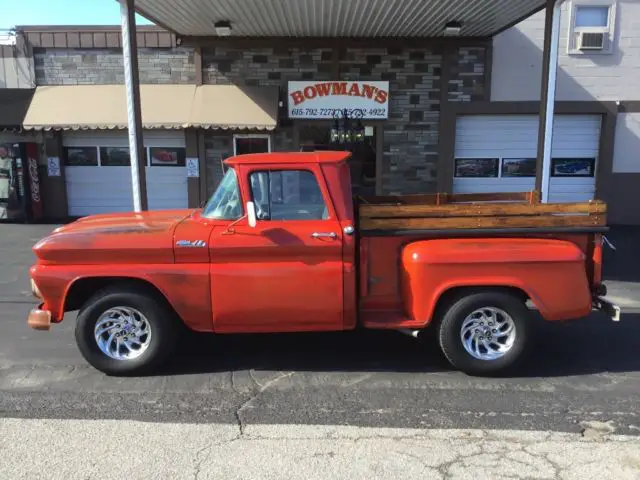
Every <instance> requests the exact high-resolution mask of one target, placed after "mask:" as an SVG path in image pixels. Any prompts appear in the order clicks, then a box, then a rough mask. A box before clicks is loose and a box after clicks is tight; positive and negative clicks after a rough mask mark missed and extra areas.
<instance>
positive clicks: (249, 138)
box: [233, 135, 271, 155]
mask: <svg viewBox="0 0 640 480" xmlns="http://www.w3.org/2000/svg"><path fill="white" fill-rule="evenodd" d="M270 151H271V136H270V135H234V136H233V154H234V155H244V154H246V153H268V152H270Z"/></svg>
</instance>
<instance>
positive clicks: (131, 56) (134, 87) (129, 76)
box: [120, 0, 148, 212]
mask: <svg viewBox="0 0 640 480" xmlns="http://www.w3.org/2000/svg"><path fill="white" fill-rule="evenodd" d="M120 20H121V26H122V55H123V59H124V84H125V89H126V91H127V124H128V129H129V154H130V157H131V186H132V189H133V209H134V210H135V211H136V212H141V211H145V210H147V209H148V203H147V180H146V177H147V175H146V170H145V167H146V161H145V155H144V142H143V139H142V109H141V108H140V76H139V72H138V42H137V40H136V21H135V10H134V0H121V2H120Z"/></svg>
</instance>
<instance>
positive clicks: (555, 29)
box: [541, 0, 565, 203]
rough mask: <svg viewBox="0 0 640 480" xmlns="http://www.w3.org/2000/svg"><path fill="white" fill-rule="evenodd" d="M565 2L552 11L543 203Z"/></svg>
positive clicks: (548, 178)
mask: <svg viewBox="0 0 640 480" xmlns="http://www.w3.org/2000/svg"><path fill="white" fill-rule="evenodd" d="M564 1H565V0H556V2H555V4H554V6H553V11H552V26H551V42H550V45H549V47H550V55H549V68H548V75H547V86H546V88H547V95H546V106H545V107H546V108H545V109H544V112H545V117H544V130H543V132H542V134H543V135H544V144H543V150H542V182H541V201H542V202H543V203H547V202H548V201H549V188H550V185H551V147H552V145H553V118H554V111H555V101H556V80H557V76H558V50H559V46H560V14H561V8H562V4H563V3H564Z"/></svg>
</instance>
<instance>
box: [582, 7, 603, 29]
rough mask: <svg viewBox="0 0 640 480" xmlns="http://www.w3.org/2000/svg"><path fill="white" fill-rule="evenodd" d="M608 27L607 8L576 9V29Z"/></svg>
mask: <svg viewBox="0 0 640 480" xmlns="http://www.w3.org/2000/svg"><path fill="white" fill-rule="evenodd" d="M607 26H609V7H608V6H607V7H589V6H586V5H578V6H577V7H576V28H605V27H607Z"/></svg>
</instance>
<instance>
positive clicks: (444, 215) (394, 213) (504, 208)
mask: <svg viewBox="0 0 640 480" xmlns="http://www.w3.org/2000/svg"><path fill="white" fill-rule="evenodd" d="M482 195H485V198H489V197H491V195H492V194H482ZM519 195H521V197H520V198H524V196H525V195H528V194H519ZM399 198H400V197H399ZM404 198H406V197H404ZM458 198H459V197H458ZM467 198H468V197H467ZM493 198H499V200H494V201H493V203H491V201H488V202H487V201H485V202H470V203H453V202H450V203H445V204H434V203H427V204H416V203H404V204H395V205H394V204H388V203H371V204H360V205H359V212H358V213H359V220H360V228H361V229H362V230H376V231H380V230H413V231H415V230H456V229H512V228H547V227H548V228H560V227H570V228H580V227H604V226H606V223H607V221H606V213H607V205H606V204H605V203H604V202H602V201H599V200H592V201H589V202H582V203H533V202H532V203H529V202H527V203H517V201H513V200H512V201H509V200H507V201H505V200H503V198H504V196H502V194H497V195H494V197H493ZM511 198H516V197H515V196H514V197H511ZM412 200H413V199H412ZM521 202H522V200H521Z"/></svg>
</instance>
